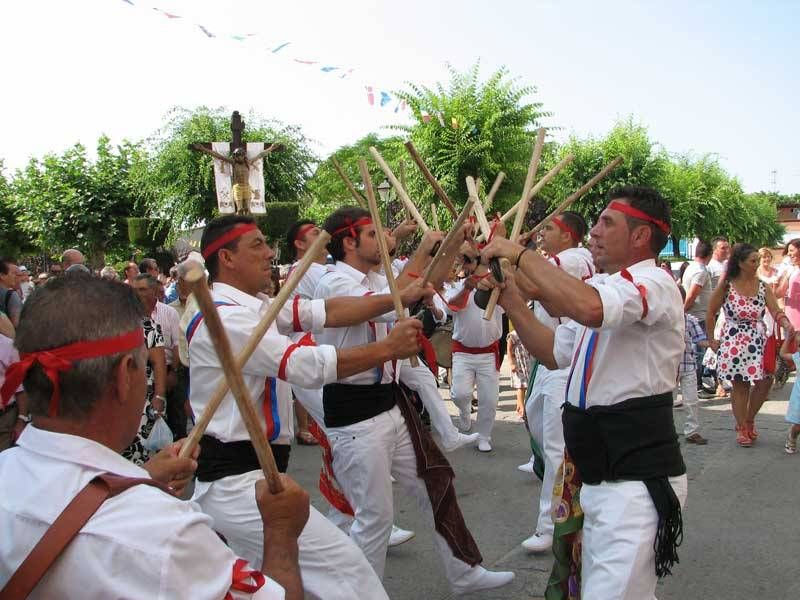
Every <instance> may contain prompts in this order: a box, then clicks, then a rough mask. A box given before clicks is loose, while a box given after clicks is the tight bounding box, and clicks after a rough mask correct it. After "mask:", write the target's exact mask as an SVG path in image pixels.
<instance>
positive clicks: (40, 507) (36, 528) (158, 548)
mask: <svg viewBox="0 0 800 600" xmlns="http://www.w3.org/2000/svg"><path fill="white" fill-rule="evenodd" d="M18 444H19V447H18V448H12V449H10V450H7V451H5V452H3V453H2V454H1V455H0V481H4V482H5V485H4V486H3V493H2V495H0V531H2V532H3V535H2V536H0V588H2V587H3V586H4V585H5V584H6V582H7V581H8V579H9V578H10V577H11V574H12V573H13V572H14V571H16V569H17V568H18V567H19V565H20V564H22V561H23V560H24V558H25V557H26V556H27V555H28V554H29V553H30V551H31V549H32V548H33V546H34V545H35V544H36V543H37V542H38V541H39V539H41V537H42V536H43V535H44V533H45V531H46V530H47V529H48V527H49V526H50V525H51V524H52V523H53V521H55V519H56V518H57V517H58V516H59V515H60V514H61V512H62V511H63V510H64V508H65V507H66V506H67V504H68V503H69V502H70V501H71V500H72V499H73V498H74V497H75V496H76V495H77V494H78V492H80V491H81V490H82V489H83V488H84V487H85V486H86V485H87V484H88V483H89V482H90V481H91V480H92V479H93V478H94V477H95V476H96V475H99V474H102V473H115V474H117V475H122V476H125V477H142V478H149V475H148V473H147V471H145V470H144V469H141V468H139V467H137V466H135V465H134V464H133V463H131V462H129V461H127V460H125V459H124V458H122V456H121V455H119V454H118V453H116V452H114V451H113V450H111V449H110V448H107V447H106V446H102V445H101V444H98V443H97V442H94V441H92V440H89V439H86V438H82V437H78V436H74V435H66V434H61V433H52V432H48V431H44V430H42V429H37V428H36V427H34V426H32V425H28V427H26V428H25V430H24V431H23V433H22V435H21V436H20V438H19V440H18ZM212 527H213V522H212V519H211V517H209V516H207V515H205V514H203V513H202V512H200V509H199V507H198V506H197V505H196V504H195V503H194V502H183V501H181V500H178V499H177V498H174V497H172V496H169V495H168V494H166V493H164V492H162V491H161V490H159V489H157V488H154V487H151V486H148V485H137V486H134V487H132V488H131V489H129V490H127V491H125V492H123V493H122V494H120V495H118V496H115V497H113V498H110V499H108V500H107V501H106V502H104V503H103V504H102V505H101V506H100V508H99V509H98V510H97V512H96V513H95V514H94V516H93V517H92V518H91V519H89V522H88V523H87V524H86V525H85V526H84V527H83V529H82V530H81V532H80V533H79V534H78V535H77V536H76V537H75V538H74V539H73V540H72V542H71V543H70V544H69V545H68V546H67V548H66V549H65V550H64V552H63V554H62V555H61V556H60V557H59V559H58V560H57V561H56V562H55V563H54V564H53V566H52V567H51V568H50V570H49V571H48V572H47V573H46V574H45V575H44V577H43V578H42V580H41V581H40V583H39V585H38V586H37V587H36V588H35V589H34V591H33V593H32V594H31V595H30V598H31V599H42V600H51V599H53V598H81V599H83V600H93V599H96V600H106V599H107V598H152V599H164V600H173V599H176V598H186V599H192V600H201V599H208V600H222V598H224V597H225V594H227V593H228V591H229V589H230V586H231V577H232V574H233V565H234V563H235V562H236V560H237V557H236V555H235V554H234V553H233V552H232V551H231V550H230V549H229V548H228V547H227V546H226V545H225V544H224V543H223V542H222V541H221V540H220V539H219V537H218V536H217V534H216V533H214V530H213V529H212ZM246 568H247V569H248V570H252V567H250V566H247V567H246ZM248 583H252V581H249V582H248ZM231 593H232V594H233V597H234V598H237V599H240V598H258V599H263V600H267V599H269V600H278V599H283V598H284V592H283V588H282V587H281V586H279V585H278V584H277V583H275V582H274V581H272V580H270V579H267V580H266V583H265V584H264V586H263V587H262V588H261V589H260V590H259V591H257V592H255V593H254V594H248V593H243V592H238V591H233V590H231Z"/></svg>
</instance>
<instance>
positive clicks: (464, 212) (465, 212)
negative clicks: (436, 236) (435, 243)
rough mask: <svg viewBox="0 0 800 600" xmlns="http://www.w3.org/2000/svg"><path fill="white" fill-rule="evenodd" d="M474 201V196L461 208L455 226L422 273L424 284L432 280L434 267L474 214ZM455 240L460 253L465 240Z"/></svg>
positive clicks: (445, 254) (444, 255)
mask: <svg viewBox="0 0 800 600" xmlns="http://www.w3.org/2000/svg"><path fill="white" fill-rule="evenodd" d="M474 203H475V200H474V199H473V198H468V199H467V202H466V204H464V208H463V209H461V214H460V215H458V218H457V219H456V222H455V223H453V226H452V227H451V228H450V231H448V232H447V235H446V236H445V237H444V239H443V240H442V243H441V244H440V246H439V249H438V250H437V251H436V254H435V255H434V257H433V259H432V260H431V262H430V263H429V264H428V267H427V268H426V269H425V272H424V273H423V274H422V285H425V284H426V283H428V282H429V281H430V278H431V275H432V274H433V272H434V269H435V268H436V267H437V266H438V265H439V263H440V262H441V261H442V260H443V259H444V258H445V257H446V256H447V253H448V251H449V249H450V246H452V245H453V243H454V240H455V238H456V237H457V236H458V232H459V231H460V230H461V228H462V227H463V226H464V223H465V222H466V220H467V219H469V216H470V214H472V205H473V204H474ZM431 206H433V205H431ZM455 241H457V243H458V245H457V246H456V252H455V254H458V249H459V248H461V242H462V241H463V240H455Z"/></svg>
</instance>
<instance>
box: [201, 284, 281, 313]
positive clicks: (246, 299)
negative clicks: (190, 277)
mask: <svg viewBox="0 0 800 600" xmlns="http://www.w3.org/2000/svg"><path fill="white" fill-rule="evenodd" d="M211 289H212V291H213V292H214V295H215V296H220V297H222V298H227V299H228V300H230V301H231V302H233V303H234V304H241V305H242V306H246V307H247V308H252V309H253V310H255V311H259V310H261V307H262V306H263V305H264V302H269V300H270V298H269V296H267V295H266V294H262V293H260V292H259V293H258V294H257V295H256V296H251V295H250V294H248V293H246V292H243V291H242V290H240V289H239V288H236V287H233V286H232V285H229V284H227V283H219V282H217V283H214V284H212V286H211Z"/></svg>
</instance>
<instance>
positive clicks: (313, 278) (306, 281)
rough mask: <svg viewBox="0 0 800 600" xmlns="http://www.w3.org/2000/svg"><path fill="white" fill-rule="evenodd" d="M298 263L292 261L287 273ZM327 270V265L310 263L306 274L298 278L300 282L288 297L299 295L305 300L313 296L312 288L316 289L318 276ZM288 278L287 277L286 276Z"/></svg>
mask: <svg viewBox="0 0 800 600" xmlns="http://www.w3.org/2000/svg"><path fill="white" fill-rule="evenodd" d="M297 264H298V263H294V264H293V265H292V268H291V270H290V271H289V274H290V275H291V272H292V271H294V270H295V269H296V268H297ZM327 270H328V265H321V264H319V263H311V265H310V266H309V267H308V270H307V271H306V274H305V275H303V278H302V279H301V280H300V283H298V284H297V287H296V288H294V292H292V295H291V296H290V298H294V297H295V296H300V297H301V298H305V299H306V300H311V299H313V298H314V290H316V289H317V283H319V279H320V277H322V276H323V275H324V274H325V271H327ZM287 279H288V277H287Z"/></svg>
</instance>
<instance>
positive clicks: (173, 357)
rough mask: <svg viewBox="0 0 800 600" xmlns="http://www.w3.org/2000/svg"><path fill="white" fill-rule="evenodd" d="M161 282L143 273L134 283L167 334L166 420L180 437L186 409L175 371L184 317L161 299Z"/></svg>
mask: <svg viewBox="0 0 800 600" xmlns="http://www.w3.org/2000/svg"><path fill="white" fill-rule="evenodd" d="M158 286H159V284H158V281H156V280H155V279H154V278H153V277H152V276H151V275H150V274H147V273H140V274H139V275H137V276H136V279H135V280H134V282H133V289H134V290H135V291H136V294H137V295H138V296H139V299H140V300H141V301H142V304H144V307H145V311H146V314H147V316H148V317H149V318H150V319H151V320H152V321H153V323H154V324H157V325H158V326H159V329H160V330H161V334H162V336H163V344H164V358H165V360H166V368H167V376H166V386H165V391H166V399H167V406H166V421H167V425H169V428H170V429H172V432H173V433H174V434H175V435H177V436H178V437H179V438H180V437H184V436H185V435H186V411H185V409H184V404H185V402H184V400H185V399H184V398H181V399H180V400H178V399H175V398H173V391H174V389H175V386H176V385H177V383H178V377H177V373H176V371H175V367H176V363H177V362H178V361H179V358H178V340H179V339H180V336H181V332H180V316H179V315H178V311H176V310H175V309H174V308H172V307H171V306H168V305H166V304H164V303H163V302H160V301H159V300H158Z"/></svg>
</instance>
